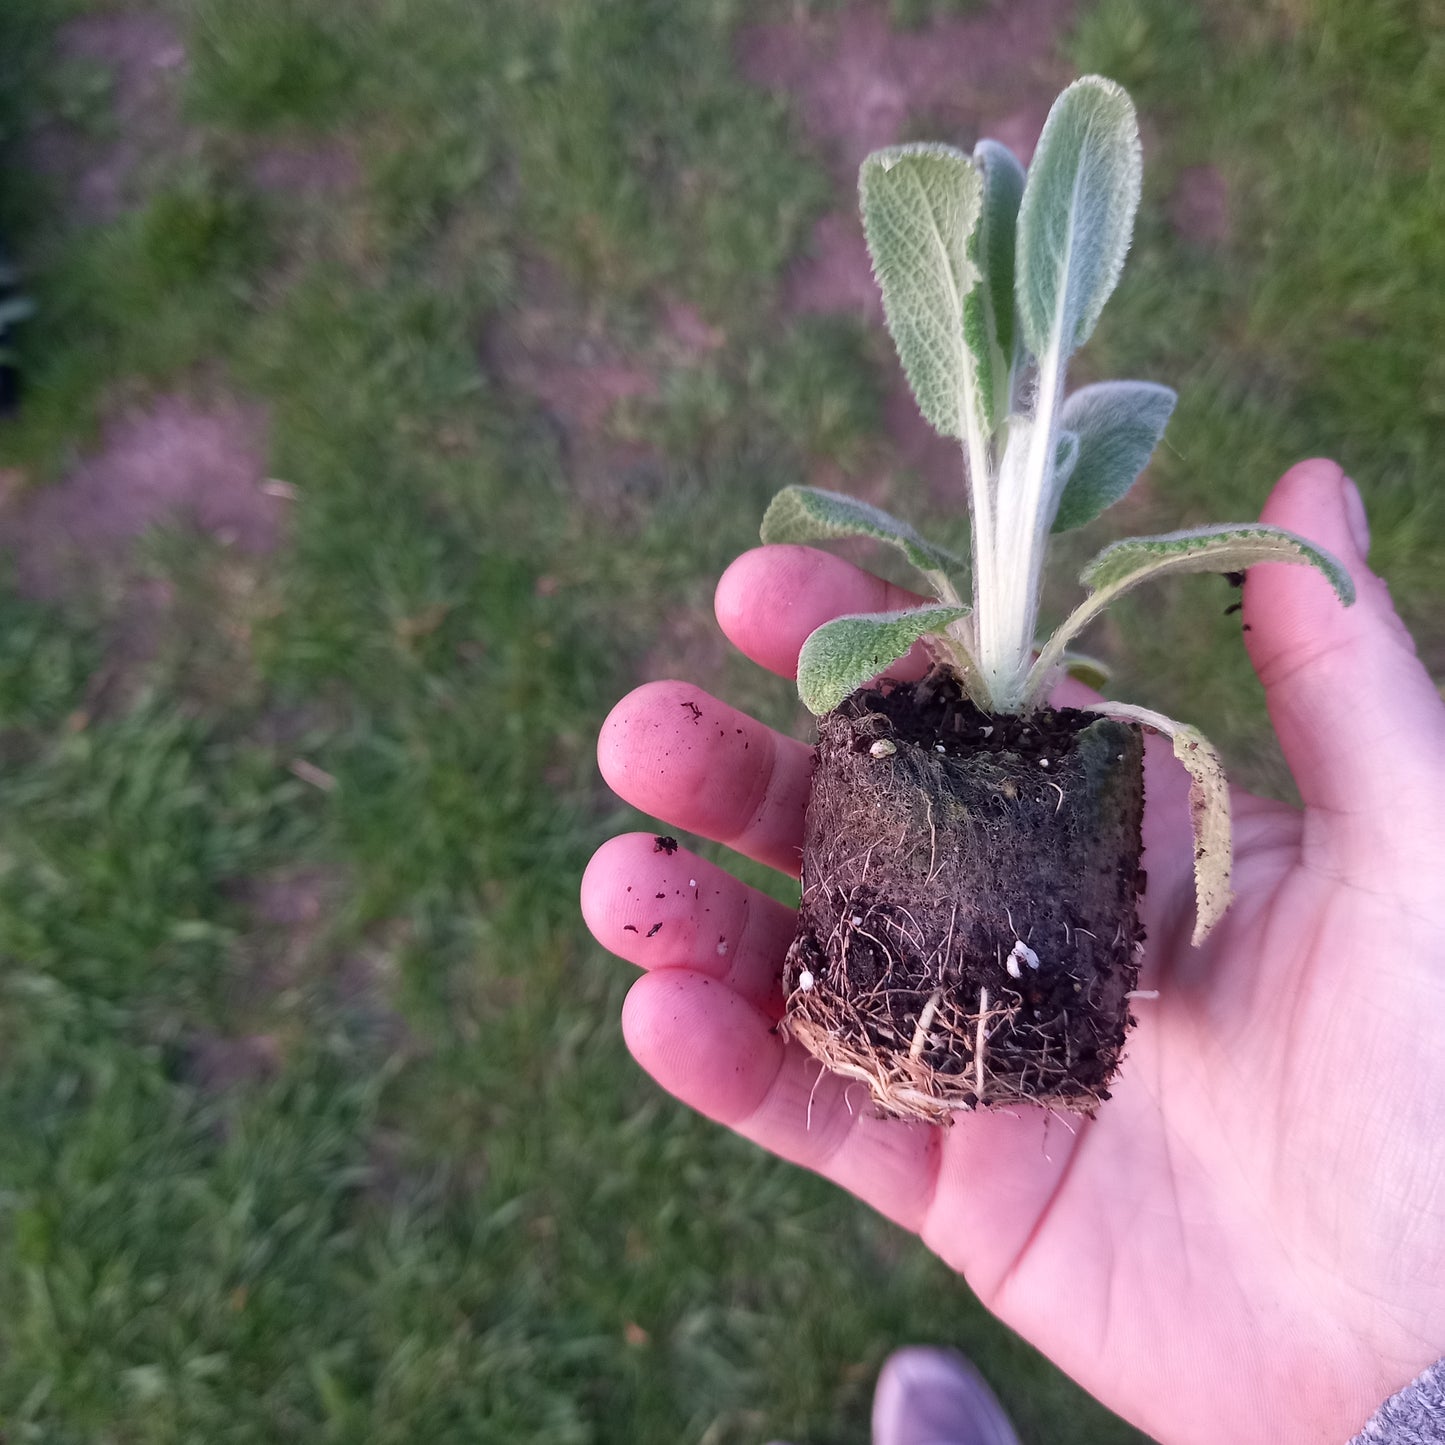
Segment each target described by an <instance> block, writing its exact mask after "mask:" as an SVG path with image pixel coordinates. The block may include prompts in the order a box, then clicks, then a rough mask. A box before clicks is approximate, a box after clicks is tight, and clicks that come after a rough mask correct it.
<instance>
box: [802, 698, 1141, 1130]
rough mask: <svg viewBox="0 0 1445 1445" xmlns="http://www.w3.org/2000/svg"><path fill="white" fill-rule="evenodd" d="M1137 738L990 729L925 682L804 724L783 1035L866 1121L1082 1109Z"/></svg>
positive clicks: (1133, 823)
mask: <svg viewBox="0 0 1445 1445" xmlns="http://www.w3.org/2000/svg"><path fill="white" fill-rule="evenodd" d="M1143 805H1144V778H1143V739H1142V735H1141V733H1140V730H1139V729H1138V728H1137V727H1136V726H1134V725H1132V724H1127V723H1121V722H1116V721H1113V720H1111V719H1105V718H1101V717H1099V716H1097V715H1096V714H1093V713H1086V712H1079V711H1076V710H1073V709H1068V708H1065V709H1060V710H1057V711H1055V710H1053V709H1048V708H1045V709H1042V710H1040V711H1038V712H1036V713H1032V714H1029V715H1027V716H1001V717H995V716H989V715H986V714H984V713H981V712H979V711H978V709H976V708H975V707H973V705H972V704H971V703H969V702H968V701H967V699H966V698H965V697H964V696H963V695H962V692H961V691H960V689H959V688H958V686H957V683H956V682H955V681H954V679H953V678H952V677H951V676H950V675H948V674H946V673H941V672H935V673H933V674H930V676H929V677H928V678H926V679H924V681H922V682H920V683H894V682H885V683H883V684H881V685H880V686H878V687H876V688H871V689H863V690H861V691H859V692H857V693H855V694H854V695H853V696H852V697H851V698H849V699H848V701H847V702H846V703H844V704H843V706H842V707H840V708H839V709H837V711H835V712H833V713H830V714H829V715H828V716H827V717H825V718H823V719H822V721H821V723H820V725H819V744H818V763H817V770H816V772H815V774H814V781H813V796H812V803H811V805H810V808H809V812H808V820H807V832H806V838H805V843H804V851H803V895H802V902H801V906H800V910H799V928H798V936H797V938H796V940H795V941H794V944H793V946H792V949H791V950H790V951H789V954H788V960H787V964H786V967H785V972H784V986H785V991H786V994H787V998H788V1007H787V1016H786V1020H785V1025H784V1026H785V1028H786V1029H787V1031H788V1032H789V1033H791V1034H793V1035H794V1036H796V1037H797V1038H799V1039H800V1040H802V1042H803V1043H804V1044H805V1045H806V1046H807V1047H808V1048H809V1049H810V1050H811V1051H812V1052H813V1053H814V1054H816V1055H817V1056H818V1057H819V1058H820V1059H822V1060H823V1062H824V1063H826V1064H828V1065H829V1066H830V1067H831V1068H834V1069H836V1070H837V1071H839V1072H841V1073H844V1074H848V1075H850V1076H852V1077H854V1078H857V1079H860V1080H862V1081H864V1082H866V1083H867V1084H868V1086H869V1088H870V1090H871V1091H872V1094H873V1097H874V1099H875V1100H876V1102H877V1103H878V1104H879V1105H880V1106H881V1107H882V1108H883V1109H884V1111H885V1112H888V1113H894V1114H900V1115H905V1116H911V1117H916V1118H929V1119H942V1118H945V1117H946V1116H947V1114H948V1113H949V1111H950V1110H953V1109H958V1108H970V1107H973V1106H975V1105H978V1104H996V1103H1000V1102H1014V1103H1017V1102H1022V1101H1029V1100H1033V1101H1037V1102H1041V1103H1047V1104H1050V1105H1053V1106H1054V1107H1058V1108H1067V1109H1075V1110H1079V1111H1083V1112H1091V1111H1092V1110H1093V1109H1094V1107H1095V1106H1096V1105H1097V1104H1098V1103H1099V1102H1100V1101H1101V1100H1103V1099H1107V1098H1108V1097H1109V1090H1108V1084H1109V1080H1110V1079H1111V1078H1112V1077H1113V1074H1114V1072H1115V1069H1116V1068H1117V1066H1118V1063H1119V1059H1120V1055H1121V1053H1122V1051H1123V1046H1124V1036H1125V1032H1126V1030H1127V1028H1128V1026H1129V1024H1130V1023H1131V1022H1132V1020H1131V1019H1130V1018H1129V995H1130V993H1131V991H1132V990H1133V988H1134V986H1135V983H1136V980H1137V978H1138V972H1139V963H1138V960H1139V954H1140V951H1141V948H1140V945H1141V944H1142V941H1143V936H1144V935H1143V929H1142V927H1141V926H1140V923H1139V919H1138V913H1137V907H1136V904H1137V895H1138V893H1139V892H1141V891H1142V889H1143V884H1144V874H1143V872H1142V870H1141V869H1140V867H1139V859H1140V854H1141V851H1142V842H1141V837H1140V822H1141V819H1142V816H1143Z"/></svg>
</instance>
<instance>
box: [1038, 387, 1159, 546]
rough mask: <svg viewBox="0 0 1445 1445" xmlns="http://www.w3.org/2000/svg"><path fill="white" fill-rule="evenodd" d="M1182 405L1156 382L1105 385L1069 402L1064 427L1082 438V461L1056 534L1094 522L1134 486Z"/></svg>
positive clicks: (1079, 393)
mask: <svg viewBox="0 0 1445 1445" xmlns="http://www.w3.org/2000/svg"><path fill="white" fill-rule="evenodd" d="M1178 399H1179V398H1178V397H1177V396H1176V395H1175V393H1174V392H1172V391H1171V390H1170V389H1169V388H1168V387H1167V386H1155V385H1154V384H1153V383H1152V382H1147V381H1102V382H1099V383H1098V384H1097V385H1095V386H1085V387H1081V388H1080V389H1079V390H1078V391H1076V392H1075V393H1074V394H1073V395H1072V396H1070V397H1068V398H1067V399H1066V400H1065V402H1064V405H1063V408H1062V410H1061V412H1060V414H1059V425H1060V426H1063V427H1067V428H1068V429H1069V430H1070V431H1072V432H1075V433H1076V434H1077V435H1078V438H1079V456H1078V461H1077V462H1076V464H1075V466H1074V470H1073V474H1072V475H1071V476H1070V477H1069V479H1068V485H1067V486H1066V487H1065V488H1064V490H1063V494H1062V496H1060V498H1059V509H1058V511H1057V512H1056V513H1055V515H1054V531H1056V532H1063V531H1067V530H1068V529H1069V528H1070V527H1082V526H1083V525H1084V523H1085V522H1092V521H1093V520H1094V518H1095V517H1097V516H1098V515H1099V514H1100V513H1101V512H1102V511H1104V510H1105V508H1107V507H1112V506H1113V505H1114V503H1115V502H1117V501H1118V500H1119V498H1120V497H1122V496H1123V495H1124V493H1125V492H1127V491H1128V490H1129V488H1130V487H1132V486H1133V485H1134V482H1135V480H1136V479H1137V478H1138V476H1139V473H1140V472H1142V471H1143V470H1144V467H1145V464H1146V463H1147V462H1148V460H1149V458H1150V456H1151V455H1152V454H1153V451H1154V448H1155V447H1156V446H1157V445H1158V444H1159V438H1160V437H1162V436H1163V435H1164V427H1165V425H1166V424H1167V423H1168V421H1169V417H1170V414H1171V413H1172V412H1173V410H1174V404H1175V402H1176V401H1178Z"/></svg>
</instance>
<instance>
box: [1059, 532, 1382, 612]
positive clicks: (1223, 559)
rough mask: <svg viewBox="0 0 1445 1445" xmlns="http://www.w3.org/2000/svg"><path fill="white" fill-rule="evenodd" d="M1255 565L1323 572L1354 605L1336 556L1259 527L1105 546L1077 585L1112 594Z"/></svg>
mask: <svg viewBox="0 0 1445 1445" xmlns="http://www.w3.org/2000/svg"><path fill="white" fill-rule="evenodd" d="M1257 562H1302V563H1308V564H1309V565H1310V566H1312V567H1317V568H1318V569H1319V570H1320V571H1321V572H1323V573H1324V575H1325V576H1326V577H1327V578H1328V579H1329V583H1330V586H1331V587H1333V588H1334V589H1335V595H1336V596H1337V597H1338V598H1339V599H1340V601H1341V602H1343V603H1344V604H1345V605H1346V606H1347V607H1348V606H1349V604H1350V603H1352V602H1353V601H1354V600H1355V584H1354V582H1353V581H1351V579H1350V574H1349V573H1348V572H1347V571H1345V568H1344V566H1343V564H1342V563H1341V562H1340V560H1339V559H1338V558H1337V557H1335V556H1333V555H1331V554H1330V553H1329V552H1326V551H1325V549H1324V548H1323V547H1316V546H1315V544H1314V543H1313V542H1307V541H1306V540H1305V539H1304V538H1303V537H1297V536H1295V534H1294V533H1293V532H1286V531H1285V530H1284V528H1283V527H1270V526H1267V525H1265V524H1264V523H1263V522H1253V523H1245V524H1243V525H1235V526H1229V527H1199V528H1195V529H1194V530H1191V531H1185V532H1166V533H1164V534H1162V535H1161V536H1158V537H1127V538H1125V539H1124V540H1123V541H1122V542H1115V543H1113V544H1112V545H1110V546H1108V547H1105V548H1104V550H1103V551H1102V552H1100V553H1099V555H1098V556H1097V557H1095V558H1094V560H1093V561H1092V562H1090V563H1089V565H1088V566H1087V567H1086V568H1084V571H1083V573H1082V574H1081V575H1080V578H1079V580H1080V581H1081V582H1082V583H1083V584H1084V586H1085V587H1087V588H1089V589H1090V590H1091V591H1093V592H1104V591H1108V592H1111V593H1114V594H1117V593H1118V592H1122V591H1124V590H1127V589H1128V588H1131V587H1137V586H1138V585H1139V583H1141V582H1147V581H1148V580H1149V579H1150V578H1151V577H1160V576H1163V575H1164V574H1165V573H1166V572H1239V571H1242V570H1243V569H1244V568H1246V567H1252V566H1254V565H1255V563H1257Z"/></svg>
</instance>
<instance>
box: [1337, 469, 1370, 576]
mask: <svg viewBox="0 0 1445 1445" xmlns="http://www.w3.org/2000/svg"><path fill="white" fill-rule="evenodd" d="M1343 490H1344V503H1345V521H1346V523H1348V525H1349V528H1350V536H1351V538H1352V539H1353V541H1354V544H1355V551H1357V552H1358V553H1359V554H1360V557H1361V559H1363V558H1365V557H1368V556H1369V555H1370V520H1369V518H1368V517H1366V516H1365V502H1364V498H1362V497H1361V496H1360V489H1359V488H1358V487H1357V486H1356V485H1355V484H1354V482H1352V481H1351V480H1350V478H1349V477H1345V478H1344V489H1343Z"/></svg>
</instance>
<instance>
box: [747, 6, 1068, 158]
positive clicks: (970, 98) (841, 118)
mask: <svg viewBox="0 0 1445 1445" xmlns="http://www.w3.org/2000/svg"><path fill="white" fill-rule="evenodd" d="M1072 12H1073V4H1072V0H995V3H994V4H993V5H991V6H990V7H989V8H988V9H987V10H985V11H983V12H982V13H980V14H977V15H966V16H939V17H936V18H934V19H933V20H931V21H929V22H928V23H927V24H925V25H923V26H921V27H919V28H918V29H915V30H906V31H903V30H895V29H893V28H892V26H891V25H890V24H889V20H888V11H887V7H886V5H882V4H879V3H876V0H869V3H855V4H852V5H850V6H848V7H847V8H846V9H843V10H838V11H833V12H830V13H825V14H816V15H803V16H800V17H799V18H797V19H795V20H789V21H784V22H781V23H778V24H770V25H757V26H751V27H749V28H747V29H746V30H744V31H743V33H742V35H741V36H740V38H739V43H738V60H739V64H740V65H741V68H742V71H743V74H744V75H746V76H747V78H748V79H749V80H751V81H753V82H754V83H755V84H757V85H762V86H765V87H767V88H768V89H771V90H782V91H786V92H788V93H789V94H790V95H792V96H794V97H796V101H797V106H798V111H799V115H800V117H801V119H802V122H803V125H804V127H805V128H806V129H807V131H808V133H809V134H810V135H811V136H812V137H813V138H814V139H815V140H816V141H818V142H819V144H820V145H821V146H822V147H823V149H824V153H825V155H826V157H827V159H828V161H829V163H830V165H831V166H832V168H833V170H834V173H835V174H836V175H837V177H838V179H839V180H840V182H843V183H845V184H847V185H848V186H849V187H851V185H852V181H853V177H854V176H855V175H856V174H857V170H858V166H859V164H860V163H861V162H862V160H863V158H864V157H865V156H866V155H867V154H868V152H869V151H871V150H875V149H876V148H877V147H879V146H885V145H891V144H892V143H894V142H895V141H898V140H900V139H902V138H903V136H904V133H905V131H906V130H907V129H908V127H909V125H910V123H911V122H913V121H915V120H917V119H918V118H920V117H926V118H927V119H928V120H929V121H931V122H932V123H933V125H934V126H935V127H937V128H938V129H939V131H940V133H952V134H953V135H955V136H958V137H959V138H961V139H964V140H968V141H972V140H974V139H976V138H977V137H978V136H980V135H983V134H996V133H997V130H998V129H999V126H998V125H997V124H996V123H997V122H1000V121H1005V122H1008V124H1009V126H1011V127H1012V129H1013V130H1014V136H1013V139H1014V141H1015V143H1019V144H1023V145H1025V148H1026V149H1031V148H1032V141H1033V140H1034V139H1036V138H1037V130H1035V131H1033V134H1032V136H1030V135H1029V133H1028V132H1029V128H1030V125H1031V116H1032V109H1031V106H1032V103H1033V102H1035V101H1037V100H1039V99H1042V100H1043V101H1044V109H1045V112H1047V107H1048V102H1049V101H1050V100H1051V99H1052V98H1053V95H1054V93H1055V92H1056V90H1057V89H1058V81H1059V80H1060V78H1061V74H1062V72H1061V70H1060V67H1059V62H1058V61H1057V59H1056V58H1055V50H1056V46H1057V41H1058V38H1059V36H1060V35H1061V33H1062V32H1063V29H1064V27H1065V25H1067V23H1068V21H1069V19H1070V17H1071V15H1072ZM1042 121H1043V117H1042V116H1039V124H1040V126H1041V125H1042Z"/></svg>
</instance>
